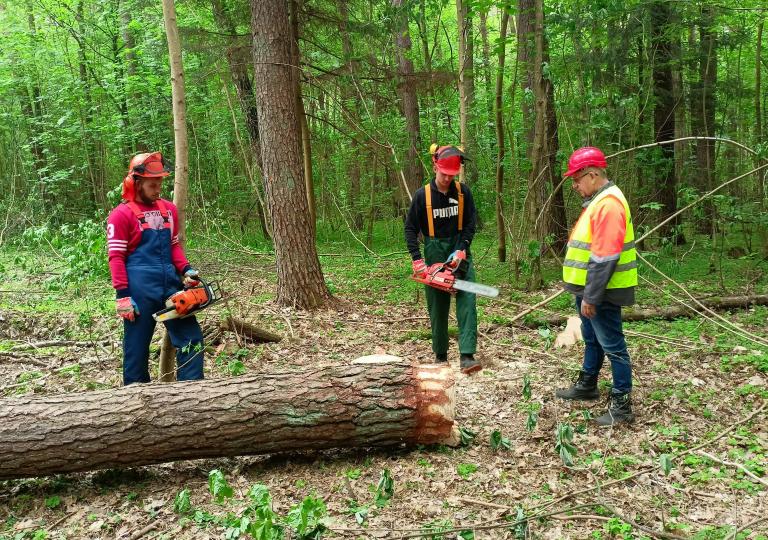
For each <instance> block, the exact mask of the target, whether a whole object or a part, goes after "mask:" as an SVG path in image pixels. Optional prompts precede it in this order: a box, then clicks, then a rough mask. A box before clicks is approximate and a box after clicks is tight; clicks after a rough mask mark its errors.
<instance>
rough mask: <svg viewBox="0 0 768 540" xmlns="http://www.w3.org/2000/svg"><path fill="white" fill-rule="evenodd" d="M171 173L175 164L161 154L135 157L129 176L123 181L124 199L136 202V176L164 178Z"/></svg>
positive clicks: (155, 153)
mask: <svg viewBox="0 0 768 540" xmlns="http://www.w3.org/2000/svg"><path fill="white" fill-rule="evenodd" d="M171 172H173V164H172V163H171V162H170V161H168V160H167V159H165V158H164V157H163V154H161V153H160V152H151V153H145V154H137V155H135V156H133V158H132V159H131V163H130V165H129V166H128V174H127V175H126V177H125V178H124V179H123V193H122V197H123V199H124V200H126V201H128V202H130V201H134V200H136V176H144V177H148V178H163V177H166V176H168V175H169V174H171Z"/></svg>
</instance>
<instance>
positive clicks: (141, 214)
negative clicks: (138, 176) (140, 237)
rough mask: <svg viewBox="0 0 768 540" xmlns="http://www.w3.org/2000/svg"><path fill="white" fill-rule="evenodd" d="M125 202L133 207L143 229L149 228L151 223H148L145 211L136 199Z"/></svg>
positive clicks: (132, 209)
mask: <svg viewBox="0 0 768 540" xmlns="http://www.w3.org/2000/svg"><path fill="white" fill-rule="evenodd" d="M125 204H127V205H128V208H130V209H131V212H133V215H134V216H136V219H138V220H139V224H140V225H141V229H142V230H147V229H149V223H147V218H146V217H145V216H144V212H143V211H142V210H141V208H139V205H138V204H136V203H135V202H134V201H128V202H126V203H125Z"/></svg>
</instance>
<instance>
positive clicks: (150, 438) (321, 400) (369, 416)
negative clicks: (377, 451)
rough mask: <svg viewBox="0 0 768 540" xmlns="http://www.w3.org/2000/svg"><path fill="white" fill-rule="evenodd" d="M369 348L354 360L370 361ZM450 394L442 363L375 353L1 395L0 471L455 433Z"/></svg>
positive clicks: (48, 471)
mask: <svg viewBox="0 0 768 540" xmlns="http://www.w3.org/2000/svg"><path fill="white" fill-rule="evenodd" d="M265 127H266V126H265ZM368 358H370V360H368V359H366V358H361V359H358V361H356V362H366V361H367V362H375V358H371V357H368ZM386 358H393V357H385V358H384V359H386ZM398 360H399V359H398ZM382 389H386V391H384V392H382ZM454 395H455V386H454V381H453V375H452V373H451V370H450V369H449V368H447V367H438V366H434V365H424V366H420V365H412V364H408V363H405V362H397V363H395V362H389V363H381V362H377V363H353V364H352V365H350V366H336V367H318V368H314V369H311V370H310V371H308V372H303V373H295V372H293V373H263V374H259V375H255V376H249V377H238V378H231V379H219V380H205V381H193V382H189V381H186V382H180V383H174V384H168V385H157V384H142V385H131V386H127V387H123V388H119V389H115V390H103V391H98V392H85V393H74V394H61V395H56V396H43V397H23V398H5V399H0V480H4V479H11V478H24V477H30V476H44V475H52V474H59V473H71V472H79V471H90V470H97V469H106V468H115V467H134V466H139V465H149V464H153V463H165V462H169V461H178V460H184V459H198V458H210V457H224V456H238V455H248V454H264V453H272V452H279V451H287V450H289V451H296V450H319V449H326V448H355V447H371V446H392V445H400V444H403V443H406V444H409V445H416V444H450V445H456V444H457V443H458V439H459V437H458V428H457V426H456V423H455V422H454V409H455V398H454Z"/></svg>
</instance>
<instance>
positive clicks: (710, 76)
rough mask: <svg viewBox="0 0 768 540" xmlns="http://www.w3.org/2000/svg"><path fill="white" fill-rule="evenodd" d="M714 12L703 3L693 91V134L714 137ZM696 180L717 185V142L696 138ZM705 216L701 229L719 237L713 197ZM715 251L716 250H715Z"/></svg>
mask: <svg viewBox="0 0 768 540" xmlns="http://www.w3.org/2000/svg"><path fill="white" fill-rule="evenodd" d="M713 24H714V11H713V8H712V7H711V6H708V5H702V7H701V23H700V26H699V55H698V71H699V80H698V82H697V83H696V84H695V86H694V87H693V89H692V91H691V124H692V125H693V130H692V131H693V135H698V136H702V137H712V136H714V130H715V126H714V124H715V84H716V82H717V36H716V34H715V31H714V29H713ZM696 162H697V179H698V181H699V182H698V183H699V186H698V187H699V190H700V191H702V192H707V191H710V190H711V189H712V187H713V185H714V172H715V165H716V164H715V143H714V141H710V140H700V141H696ZM703 209H704V218H703V220H702V222H701V226H700V231H701V232H706V233H708V234H709V235H710V238H711V239H712V241H713V242H715V241H716V239H717V233H716V229H715V227H716V224H715V208H714V205H713V204H712V201H711V200H707V201H705V202H704V205H703ZM713 253H714V251H713Z"/></svg>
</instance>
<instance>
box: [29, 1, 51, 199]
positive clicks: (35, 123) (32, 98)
mask: <svg viewBox="0 0 768 540" xmlns="http://www.w3.org/2000/svg"><path fill="white" fill-rule="evenodd" d="M25 5H26V8H27V25H28V32H29V41H30V44H31V49H32V50H33V51H34V50H36V49H37V46H38V45H37V41H38V37H37V23H36V21H35V11H34V9H33V7H32V2H31V1H27V2H26V4H25ZM26 97H27V99H26V100H25V102H26V103H28V104H29V106H28V107H25V108H26V109H27V110H28V111H29V114H28V115H27V121H28V122H29V130H30V141H31V145H30V147H31V152H32V164H33V167H34V169H35V176H36V177H37V184H38V188H39V192H40V201H41V203H42V210H43V212H46V210H47V199H48V190H47V184H46V182H45V178H44V177H43V174H44V172H43V171H44V170H45V168H46V162H47V159H46V157H45V152H44V151H43V144H42V142H41V141H42V140H43V139H44V134H45V122H44V121H43V110H42V109H43V100H42V97H41V92H40V82H39V75H38V73H37V65H36V64H34V63H33V72H32V74H31V76H30V85H29V94H28V95H27V96H26Z"/></svg>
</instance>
